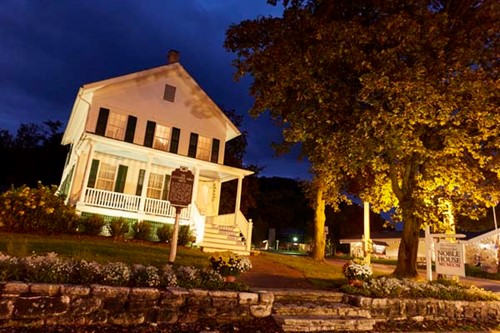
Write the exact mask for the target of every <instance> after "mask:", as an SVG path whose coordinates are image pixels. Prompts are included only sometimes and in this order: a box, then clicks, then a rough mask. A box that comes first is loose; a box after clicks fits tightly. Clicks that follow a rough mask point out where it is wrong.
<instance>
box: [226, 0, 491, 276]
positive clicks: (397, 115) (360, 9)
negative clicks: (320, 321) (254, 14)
mask: <svg viewBox="0 0 500 333" xmlns="http://www.w3.org/2000/svg"><path fill="white" fill-rule="evenodd" d="M293 3H294V5H292V6H288V7H285V8H284V13H283V15H282V16H279V17H259V18H257V19H255V20H245V21H243V22H241V23H240V24H237V25H233V26H231V27H230V28H229V30H228V31H227V37H226V41H225V47H226V48H227V49H228V50H230V51H233V52H235V53H236V56H237V59H236V61H235V62H234V64H235V66H236V68H237V72H236V76H237V77H238V78H241V77H243V76H245V75H247V74H249V76H251V77H252V78H253V82H252V85H251V88H250V92H251V94H252V95H253V96H254V97H255V102H254V105H253V107H252V109H251V111H250V112H251V113H252V114H253V115H258V114H261V113H263V112H266V111H269V113H270V114H271V116H272V117H273V118H274V119H275V120H276V121H277V122H278V123H281V124H286V126H284V127H283V139H284V145H285V146H291V145H293V144H296V143H301V147H302V152H303V153H304V155H306V156H307V157H308V159H309V160H310V161H311V163H312V171H313V173H314V174H315V178H314V185H315V187H316V188H321V187H320V185H321V184H328V187H327V188H326V189H325V190H324V192H325V193H324V195H323V198H325V199H326V200H327V203H328V204H330V205H333V206H336V205H338V203H339V201H340V200H341V199H346V198H345V197H343V194H345V193H350V194H352V195H356V196H358V197H360V198H361V199H362V200H364V201H367V202H370V204H371V209H373V210H374V211H377V212H380V211H387V210H389V209H391V208H392V207H396V209H395V210H394V214H393V218H394V219H395V220H396V221H404V229H405V230H404V232H403V238H402V242H401V251H404V253H402V255H400V256H399V262H398V265H397V268H396V271H395V273H396V274H397V275H399V276H416V275H417V271H416V257H417V248H418V237H417V236H416V235H417V234H418V231H419V229H420V228H421V226H422V225H423V224H433V225H436V226H439V227H441V225H440V224H441V223H440V222H441V221H443V215H444V212H445V210H443V207H442V206H443V205H442V203H443V202H445V203H446V202H448V203H451V204H452V207H453V211H454V213H456V214H459V215H465V216H469V217H471V218H478V217H480V216H481V215H482V214H484V212H485V209H487V208H488V207H491V206H492V205H494V204H495V203H496V202H498V201H500V178H499V174H500V168H499V165H500V164H499V163H498V161H499V156H498V150H499V149H500V140H499V139H498V138H499V137H500V128H499V127H498V126H496V124H498V123H500V113H499V112H498V100H499V98H500V95H499V94H500V93H499V90H498V82H497V80H498V78H497V76H498V73H497V68H498V54H499V52H500V49H499V43H498V36H497V31H499V29H500V23H499V22H500V10H499V9H498V8H499V7H498V6H499V5H498V1H495V0H486V1H481V2H464V3H463V4H462V5H460V6H457V4H456V3H455V2H446V1H433V2H432V6H429V1H425V0H411V1H406V0H405V1H403V0H397V1H390V2H383V1H375V2H366V1H364V2H363V1H362V2H356V1H352V2H346V1H319V0H312V1H297V2H293ZM353 36H356V38H353ZM277 64H280V65H279V66H277ZM281 148H283V147H281ZM285 148H287V147H285ZM282 150H283V149H282ZM312 192H314V191H312Z"/></svg>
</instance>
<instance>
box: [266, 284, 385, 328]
mask: <svg viewBox="0 0 500 333" xmlns="http://www.w3.org/2000/svg"><path fill="white" fill-rule="evenodd" d="M268 291H270V292H272V293H273V294H274V299H275V301H274V304H273V318H274V320H275V321H276V323H278V325H280V326H281V328H282V329H283V331H285V332H333V331H349V332H354V331H371V330H373V326H374V325H375V324H376V323H377V321H378V320H376V319H372V318H371V315H370V312H369V311H367V310H366V309H360V308H358V307H355V306H352V305H349V304H345V303H343V294H342V293H334V292H325V291H322V292H316V291H308V290H304V291H301V290H293V291H292V290H268Z"/></svg>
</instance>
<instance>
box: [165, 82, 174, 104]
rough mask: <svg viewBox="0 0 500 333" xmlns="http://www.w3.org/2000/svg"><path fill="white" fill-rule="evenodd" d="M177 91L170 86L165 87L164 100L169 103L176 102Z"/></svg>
mask: <svg viewBox="0 0 500 333" xmlns="http://www.w3.org/2000/svg"><path fill="white" fill-rule="evenodd" d="M176 90H177V89H176V88H175V87H174V86H171V85H169V84H166V85H165V91H164V92H163V99H164V100H166V101H169V102H175V91H176Z"/></svg>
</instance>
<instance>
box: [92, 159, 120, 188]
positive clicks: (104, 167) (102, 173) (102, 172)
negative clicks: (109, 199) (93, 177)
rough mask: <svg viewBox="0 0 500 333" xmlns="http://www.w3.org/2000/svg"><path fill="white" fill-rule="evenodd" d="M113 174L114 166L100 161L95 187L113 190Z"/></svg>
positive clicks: (114, 173) (114, 171) (114, 172)
mask: <svg viewBox="0 0 500 333" xmlns="http://www.w3.org/2000/svg"><path fill="white" fill-rule="evenodd" d="M115 175H116V167H115V166H114V165H111V164H108V163H102V162H101V165H100V167H99V173H98V174H97V182H96V186H95V188H97V189H99V190H105V191H113V188H114V184H115Z"/></svg>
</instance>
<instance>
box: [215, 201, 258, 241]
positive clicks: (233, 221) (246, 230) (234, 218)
mask: <svg viewBox="0 0 500 333" xmlns="http://www.w3.org/2000/svg"><path fill="white" fill-rule="evenodd" d="M213 224H214V225H217V226H218V227H219V228H220V229H222V230H224V229H228V230H231V231H232V230H233V229H234V227H235V226H236V227H238V229H239V230H240V233H241V234H242V235H243V237H244V238H245V245H246V249H247V251H250V249H251V246H252V228H253V223H252V220H250V221H247V219H246V218H245V215H243V213H242V212H240V211H238V212H237V213H236V214H225V215H219V216H214V217H213Z"/></svg>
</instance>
